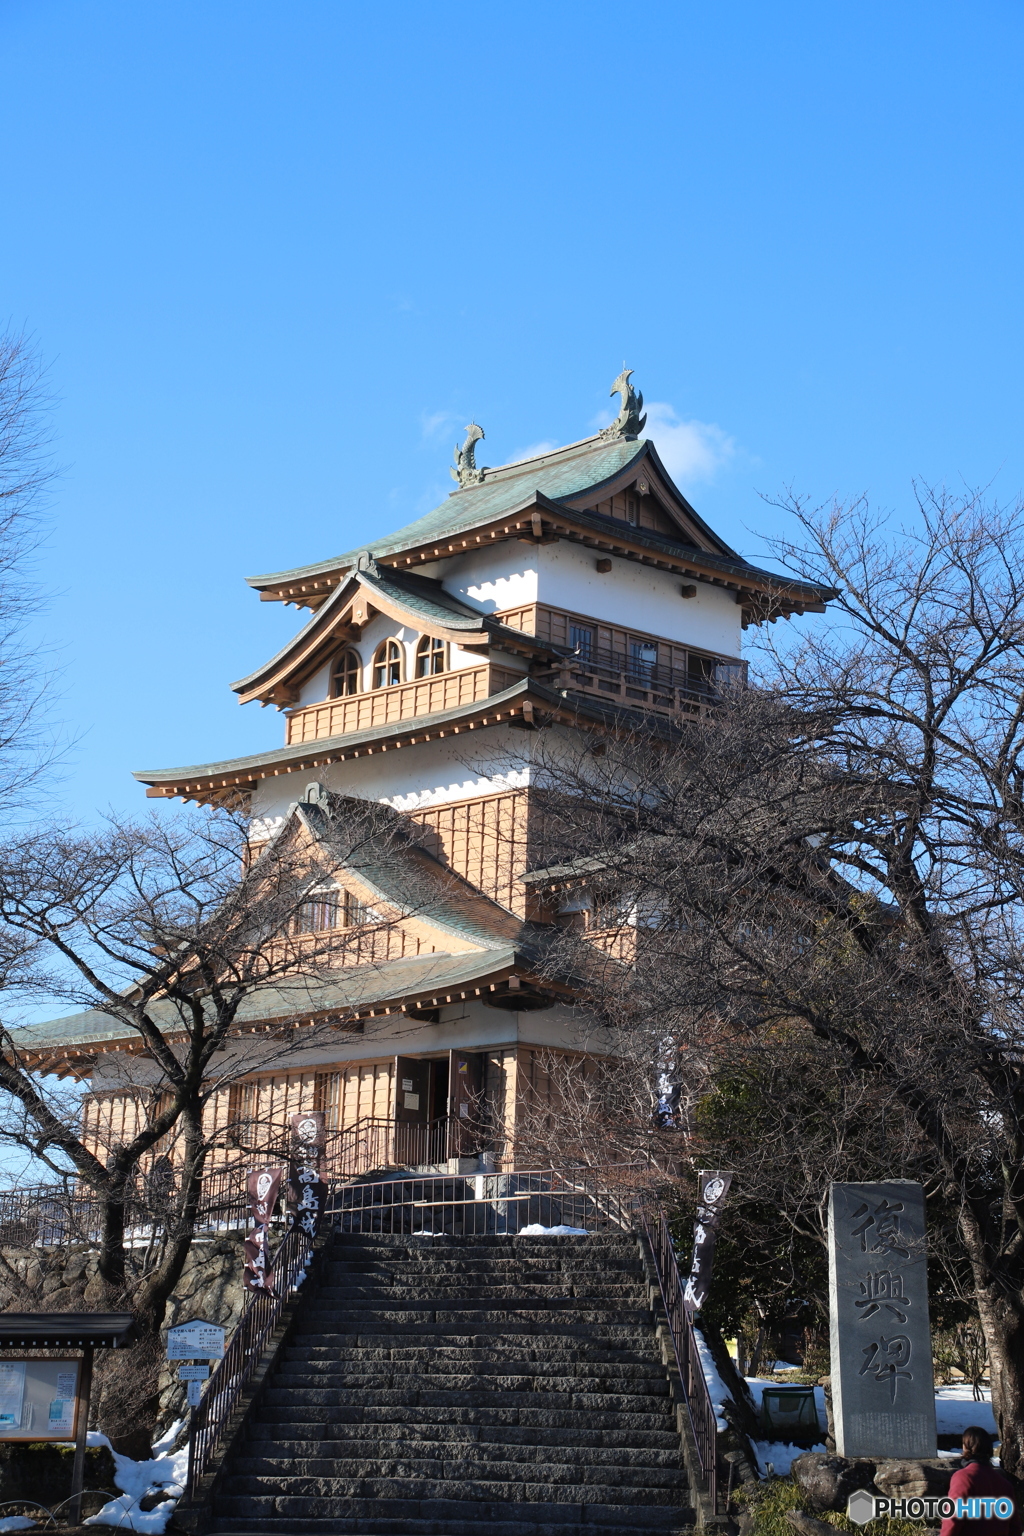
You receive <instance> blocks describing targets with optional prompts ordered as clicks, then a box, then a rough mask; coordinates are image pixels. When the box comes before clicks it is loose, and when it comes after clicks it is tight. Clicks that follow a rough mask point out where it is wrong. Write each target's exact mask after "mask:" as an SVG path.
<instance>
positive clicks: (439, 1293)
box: [318, 1275, 647, 1309]
mask: <svg viewBox="0 0 1024 1536" xmlns="http://www.w3.org/2000/svg"><path fill="white" fill-rule="evenodd" d="M421 1297H423V1298H426V1299H436V1300H441V1299H445V1300H449V1299H451V1300H460V1301H463V1302H464V1303H465V1304H467V1305H470V1304H473V1303H476V1301H477V1299H478V1298H479V1300H480V1301H482V1302H483V1303H484V1304H485V1305H487V1306H490V1305H491V1304H492V1303H494V1302H498V1301H513V1302H517V1303H518V1304H519V1305H520V1306H523V1305H526V1304H528V1303H529V1302H530V1301H531V1300H533V1299H534V1298H536V1299H537V1300H538V1301H540V1302H541V1303H545V1302H547V1301H548V1300H549V1299H551V1298H555V1299H560V1300H573V1299H577V1298H578V1299H580V1300H583V1301H586V1302H590V1301H593V1302H595V1303H597V1304H598V1305H601V1306H604V1305H608V1304H609V1303H611V1302H623V1301H625V1302H629V1303H630V1304H631V1305H633V1306H634V1307H643V1308H644V1309H646V1304H647V1295H646V1291H645V1289H644V1287H643V1286H641V1285H638V1284H636V1282H633V1283H632V1284H630V1285H620V1284H608V1285H595V1284H594V1283H593V1282H592V1281H590V1280H579V1279H569V1278H567V1277H566V1276H564V1275H551V1276H550V1277H549V1278H548V1279H546V1280H544V1281H543V1283H537V1282H535V1281H534V1280H533V1279H530V1280H524V1281H521V1282H520V1283H518V1284H514V1283H513V1282H512V1281H511V1279H510V1278H509V1277H508V1276H506V1275H500V1276H497V1277H496V1278H495V1279H494V1280H491V1281H487V1282H482V1281H481V1280H480V1278H479V1276H470V1277H467V1278H464V1279H459V1278H458V1276H456V1275H449V1276H446V1277H444V1278H442V1279H436V1280H435V1279H430V1278H429V1277H428V1278H426V1279H423V1280H415V1281H409V1280H405V1279H402V1280H394V1281H391V1282H389V1283H388V1284H387V1285H381V1284H372V1285H364V1284H362V1283H360V1282H353V1283H352V1284H350V1285H328V1286H323V1287H322V1288H321V1291H320V1295H319V1298H318V1300H319V1305H320V1306H323V1307H331V1306H334V1307H338V1306H346V1307H347V1306H348V1305H349V1304H350V1303H355V1302H358V1301H365V1300H371V1299H372V1300H374V1301H378V1302H379V1301H380V1300H381V1299H382V1298H386V1299H387V1300H388V1301H389V1302H394V1301H405V1300H419V1299H420V1298H421Z"/></svg>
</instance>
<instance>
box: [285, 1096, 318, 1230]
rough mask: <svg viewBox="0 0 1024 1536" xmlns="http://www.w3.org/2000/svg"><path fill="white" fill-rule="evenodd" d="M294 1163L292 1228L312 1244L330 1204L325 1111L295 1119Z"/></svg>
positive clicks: (290, 1176) (290, 1188)
mask: <svg viewBox="0 0 1024 1536" xmlns="http://www.w3.org/2000/svg"><path fill="white" fill-rule="evenodd" d="M290 1124H291V1132H292V1160H291V1164H290V1166H289V1169H288V1208H289V1215H288V1224H289V1226H299V1227H301V1228H302V1230H303V1232H305V1234H306V1236H307V1237H308V1238H309V1239H310V1241H311V1242H312V1240H313V1238H314V1237H316V1235H317V1232H318V1231H319V1228H320V1218H321V1217H322V1215H323V1213H324V1206H325V1205H326V1203H327V1185H326V1183H325V1182H324V1180H323V1179H322V1178H321V1176H320V1164H321V1160H322V1158H323V1152H324V1147H325V1146H326V1143H327V1117H326V1115H325V1114H324V1113H323V1111H322V1110H319V1109H314V1110H310V1111H309V1112H308V1113H306V1114H302V1115H292V1117H291V1121H290Z"/></svg>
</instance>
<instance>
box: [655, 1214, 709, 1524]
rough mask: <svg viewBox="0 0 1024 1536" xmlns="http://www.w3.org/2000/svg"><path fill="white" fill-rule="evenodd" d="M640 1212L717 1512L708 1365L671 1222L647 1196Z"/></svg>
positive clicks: (704, 1475)
mask: <svg viewBox="0 0 1024 1536" xmlns="http://www.w3.org/2000/svg"><path fill="white" fill-rule="evenodd" d="M636 1213H637V1218H638V1220H639V1224H640V1226H641V1227H642V1229H643V1231H644V1234H645V1235H646V1237H647V1241H648V1243H649V1245H650V1249H651V1254H652V1256H653V1258H654V1265H655V1269H656V1270H657V1274H658V1284H659V1286H660V1288H661V1299H662V1302H663V1303H664V1306H665V1315H666V1317H667V1319H668V1327H669V1332H670V1334H671V1336H672V1349H673V1351H674V1353H675V1360H676V1369H677V1371H678V1373H679V1382H680V1385H681V1387H682V1389H683V1397H684V1399H685V1401H686V1411H687V1415H688V1417H689V1420H690V1429H691V1431H692V1433H693V1439H694V1443H695V1445H696V1448H697V1459H698V1461H699V1462H700V1470H701V1477H702V1479H703V1482H704V1487H705V1490H706V1492H707V1495H708V1501H709V1503H710V1505H711V1508H712V1509H713V1510H715V1511H716V1512H717V1509H718V1415H717V1413H716V1412H715V1405H714V1402H713V1401H712V1398H711V1392H710V1390H709V1388H708V1383H707V1378H706V1376H705V1374H704V1363H703V1361H702V1360H701V1357H700V1349H699V1348H698V1345H697V1338H696V1334H695V1332H694V1327H693V1318H692V1315H691V1313H690V1309H689V1308H688V1307H687V1305H686V1302H685V1300H684V1288H683V1281H682V1276H681V1275H680V1273H679V1265H678V1263H677V1261H676V1251H675V1247H674V1245H673V1242H672V1233H671V1230H670V1228H669V1224H668V1218H667V1217H666V1215H665V1212H664V1211H663V1209H662V1207H661V1205H660V1203H659V1202H658V1201H657V1200H655V1199H653V1198H652V1197H651V1196H649V1195H646V1194H644V1195H641V1196H640V1197H639V1199H638V1200H637V1202H636Z"/></svg>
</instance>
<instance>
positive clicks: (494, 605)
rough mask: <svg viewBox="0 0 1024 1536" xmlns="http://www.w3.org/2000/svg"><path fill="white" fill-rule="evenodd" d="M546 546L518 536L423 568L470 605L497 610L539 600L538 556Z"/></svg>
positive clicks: (491, 611)
mask: <svg viewBox="0 0 1024 1536" xmlns="http://www.w3.org/2000/svg"><path fill="white" fill-rule="evenodd" d="M543 547H544V546H541V545H537V544H521V543H520V542H519V540H518V539H510V540H504V541H503V542H502V543H500V544H495V545H493V546H487V547H483V546H482V547H481V548H479V549H471V550H467V551H466V553H465V554H464V555H458V556H457V557H456V558H454V559H452V560H437V561H434V562H433V563H432V564H430V565H424V566H422V567H420V569H421V570H422V573H423V575H424V576H432V577H433V578H434V580H435V581H437V580H440V582H441V585H442V586H443V587H444V589H445V591H446V592H450V593H451V594H452V596H453V597H457V598H459V599H460V600H461V601H462V602H464V603H466V604H467V605H468V606H469V607H470V608H476V609H478V611H479V612H480V613H495V612H496V611H497V610H498V609H504V608H518V607H519V606H520V605H521V604H525V603H535V602H536V601H537V574H538V560H537V557H538V555H539V554H540V553H541V550H542V548H543Z"/></svg>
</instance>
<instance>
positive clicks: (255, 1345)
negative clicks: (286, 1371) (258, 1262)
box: [188, 1227, 312, 1497]
mask: <svg viewBox="0 0 1024 1536" xmlns="http://www.w3.org/2000/svg"><path fill="white" fill-rule="evenodd" d="M311 1252H312V1247H311V1244H310V1241H309V1238H308V1237H307V1236H306V1234H305V1233H304V1232H303V1231H301V1230H300V1229H299V1228H298V1227H293V1228H292V1229H291V1231H290V1232H288V1233H286V1234H285V1236H284V1238H283V1240H282V1241H281V1243H280V1244H279V1245H278V1247H277V1249H276V1251H275V1253H274V1256H273V1263H272V1265H271V1272H270V1274H271V1279H272V1281H273V1286H274V1288H273V1290H272V1291H266V1290H264V1291H252V1292H250V1294H249V1302H248V1305H247V1306H246V1309H245V1311H244V1312H243V1314H242V1319H241V1321H240V1322H239V1324H238V1327H237V1328H236V1329H235V1331H234V1333H233V1334H232V1335H231V1341H230V1343H229V1344H228V1347H227V1349H226V1350H225V1351H224V1357H223V1359H221V1360H219V1361H218V1362H217V1365H216V1366H215V1367H214V1369H213V1372H212V1373H211V1375H210V1380H209V1382H208V1383H207V1387H206V1390H205V1392H204V1393H203V1396H202V1401H201V1402H200V1404H199V1406H198V1408H196V1410H195V1412H194V1413H193V1416H192V1432H191V1436H190V1439H189V1457H188V1493H189V1497H191V1496H192V1494H193V1493H194V1491H195V1489H196V1487H197V1486H198V1483H199V1481H200V1479H201V1478H202V1476H203V1473H204V1472H205V1471H206V1469H207V1467H208V1466H209V1463H210V1458H211V1456H212V1455H213V1453H214V1451H215V1450H216V1449H217V1446H218V1445H219V1444H220V1442H221V1440H222V1438H223V1436H224V1432H225V1430H226V1428H227V1425H228V1421H229V1419H230V1417H231V1414H232V1411H233V1410H234V1408H235V1406H236V1404H237V1403H238V1400H239V1398H240V1397H241V1395H242V1393H243V1392H244V1390H245V1388H246V1387H247V1386H248V1384H249V1382H250V1381H251V1380H252V1377H253V1375H254V1374H255V1372H256V1370H257V1368H258V1366H259V1364H260V1361H261V1360H262V1359H263V1356H264V1354H265V1352H266V1348H267V1344H268V1343H269V1341H270V1336H271V1334H272V1333H273V1331H274V1329H275V1327H276V1326H277V1322H278V1319H279V1318H280V1316H281V1313H282V1311H283V1310H284V1307H285V1304H286V1303H287V1301H288V1298H289V1296H290V1295H291V1293H292V1291H293V1290H294V1289H295V1288H296V1287H297V1286H298V1285H300V1284H301V1283H302V1278H303V1272H304V1270H305V1267H306V1265H307V1264H308V1263H309V1260H310V1255H311Z"/></svg>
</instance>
